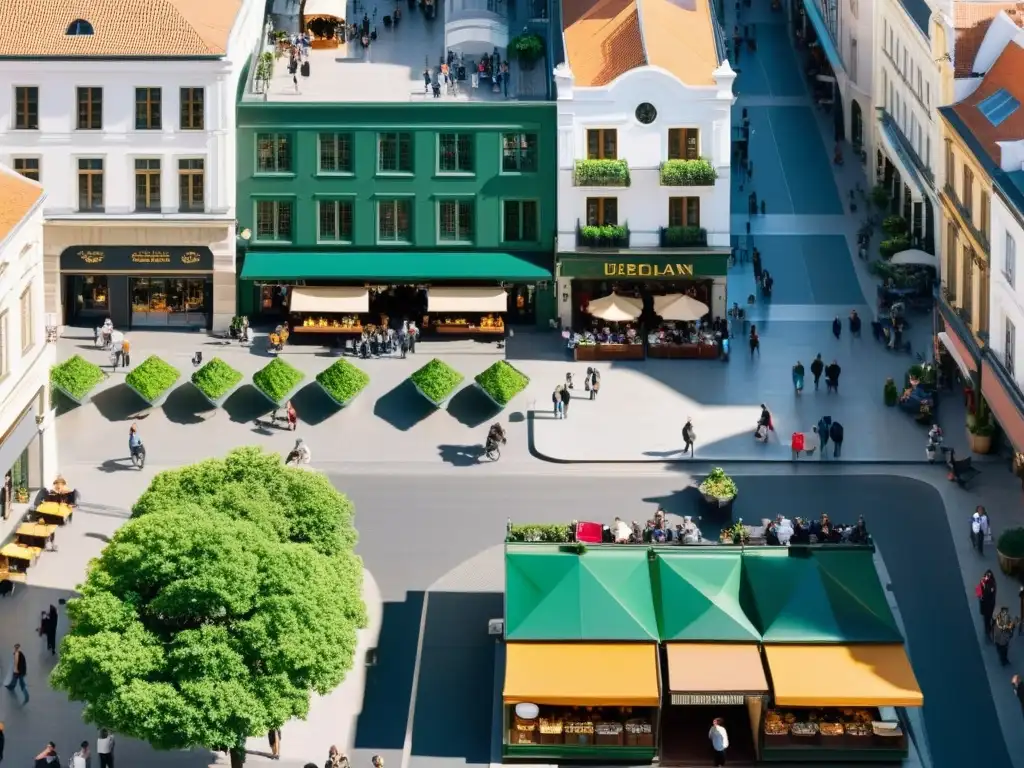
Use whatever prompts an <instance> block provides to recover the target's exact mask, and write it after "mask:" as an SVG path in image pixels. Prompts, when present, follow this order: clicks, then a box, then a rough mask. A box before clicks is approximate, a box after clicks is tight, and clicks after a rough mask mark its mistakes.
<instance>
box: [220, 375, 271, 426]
mask: <svg viewBox="0 0 1024 768" xmlns="http://www.w3.org/2000/svg"><path fill="white" fill-rule="evenodd" d="M272 407H273V406H271V404H270V401H269V400H267V398H265V397H264V396H263V395H261V394H260V393H259V390H257V389H256V387H254V386H253V385H252V384H244V385H243V386H241V387H239V388H238V389H236V390H235V391H234V392H233V393H232V394H231V397H229V398H228V399H227V401H226V402H225V403H224V410H225V411H227V414H228V416H230V417H231V420H232V421H234V422H236V423H238V424H248V423H249V422H251V421H253V420H254V419H256V417H258V416H263V415H264V414H267V413H270V410H271V408H272Z"/></svg>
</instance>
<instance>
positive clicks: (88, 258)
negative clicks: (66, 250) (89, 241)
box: [78, 251, 103, 264]
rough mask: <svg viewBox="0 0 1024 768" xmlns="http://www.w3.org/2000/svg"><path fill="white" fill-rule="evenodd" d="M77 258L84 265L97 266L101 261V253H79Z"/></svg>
mask: <svg viewBox="0 0 1024 768" xmlns="http://www.w3.org/2000/svg"><path fill="white" fill-rule="evenodd" d="M78 258H80V259H81V260H82V261H84V262H85V263H86V264H99V263H100V262H101V261H103V251H79V252H78Z"/></svg>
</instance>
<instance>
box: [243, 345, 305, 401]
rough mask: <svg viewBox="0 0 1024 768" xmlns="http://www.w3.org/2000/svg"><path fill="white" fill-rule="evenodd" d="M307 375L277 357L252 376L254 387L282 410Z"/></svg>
mask: <svg viewBox="0 0 1024 768" xmlns="http://www.w3.org/2000/svg"><path fill="white" fill-rule="evenodd" d="M305 378H306V374H304V373H303V372H302V371H300V370H298V369H296V368H293V367H292V366H290V365H288V363H286V362H285V361H284V360H282V359H281V358H279V357H275V358H274V359H273V360H271V361H270V362H269V363H268V364H267V365H265V366H264V367H263V368H260V369H259V370H258V371H256V373H254V374H253V375H252V385H253V386H254V387H256V389H258V390H259V391H260V392H261V393H262V394H263V396H264V397H265V398H267V400H269V401H270V402H271V403H273V404H274V405H275V406H277V407H278V408H280V407H281V406H282V405H284V404H285V403H286V402H288V401H289V400H291V398H292V395H294V394H295V393H296V392H298V391H299V389H300V388H301V387H302V381H303V380H304V379H305Z"/></svg>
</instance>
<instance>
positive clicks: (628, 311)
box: [586, 293, 644, 323]
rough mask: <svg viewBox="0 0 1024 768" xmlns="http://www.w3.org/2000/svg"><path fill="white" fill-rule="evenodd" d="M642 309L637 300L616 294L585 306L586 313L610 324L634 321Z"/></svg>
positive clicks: (595, 300)
mask: <svg viewBox="0 0 1024 768" xmlns="http://www.w3.org/2000/svg"><path fill="white" fill-rule="evenodd" d="M643 311H644V307H643V304H642V303H641V302H640V300H639V299H634V298H633V297H631V296H620V295H619V294H617V293H612V294H609V295H608V296H605V297H603V298H600V299H594V300H593V301H592V302H590V303H589V304H587V309H586V313H587V314H588V315H590V316H591V317H596V318H598V319H599V320H607V321H608V322H610V323H625V322H628V321H630V320H636V319H637V318H638V317H640V315H642V314H643Z"/></svg>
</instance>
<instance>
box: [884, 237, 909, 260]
mask: <svg viewBox="0 0 1024 768" xmlns="http://www.w3.org/2000/svg"><path fill="white" fill-rule="evenodd" d="M909 247H910V238H908V237H907V236H906V235H900V236H899V237H890V238H888V239H886V240H883V241H882V243H881V245H879V246H878V255H879V257H880V258H882V259H884V260H885V261H889V259H891V258H892V257H893V256H895V255H896V254H897V253H899V252H900V251H905V250H907V249H908V248H909Z"/></svg>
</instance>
